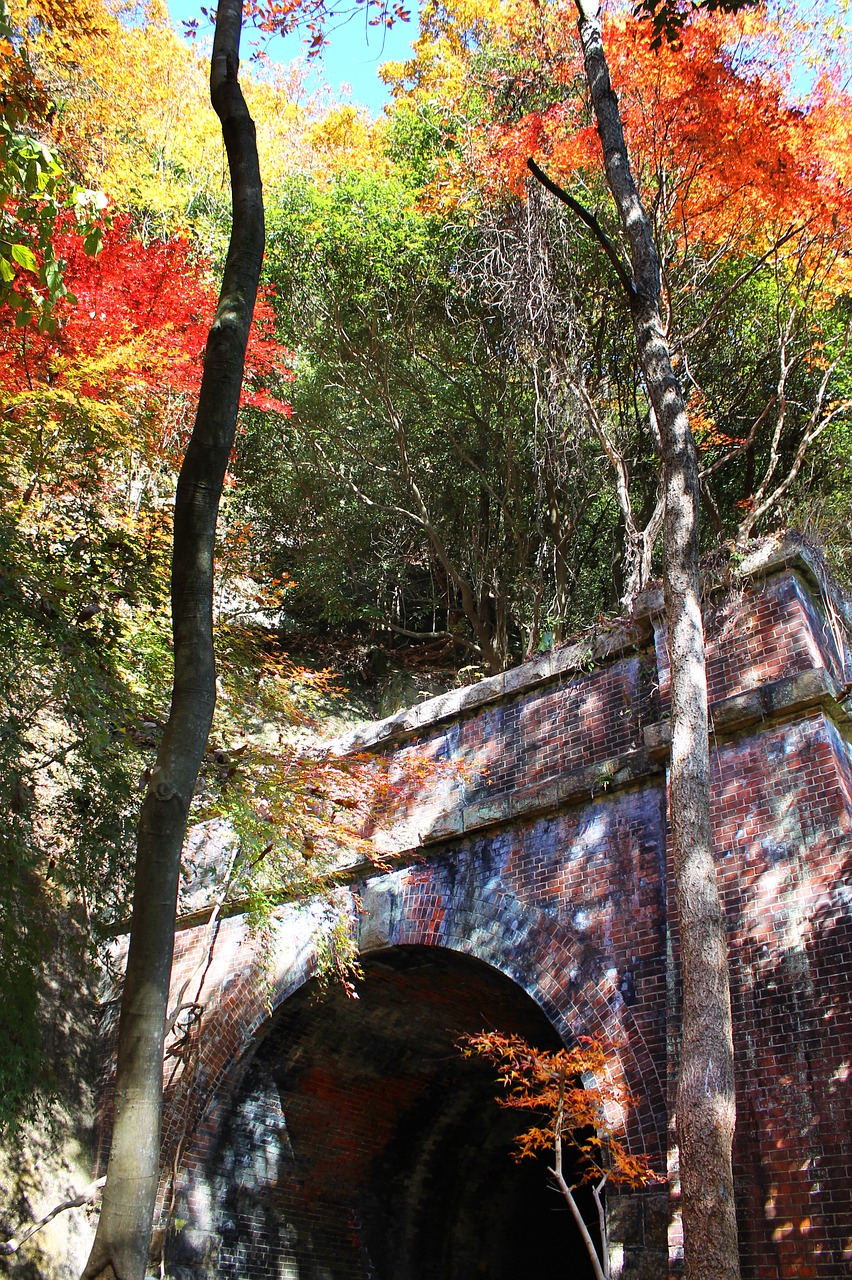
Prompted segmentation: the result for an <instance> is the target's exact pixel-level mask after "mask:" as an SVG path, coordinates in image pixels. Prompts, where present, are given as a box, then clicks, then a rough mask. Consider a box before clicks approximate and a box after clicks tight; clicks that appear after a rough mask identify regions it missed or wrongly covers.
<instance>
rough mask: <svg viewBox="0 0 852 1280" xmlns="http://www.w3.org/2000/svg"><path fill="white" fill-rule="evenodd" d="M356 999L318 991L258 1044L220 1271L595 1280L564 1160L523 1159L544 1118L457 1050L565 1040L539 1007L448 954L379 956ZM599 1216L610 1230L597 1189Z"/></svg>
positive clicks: (240, 1113) (230, 1136) (235, 1138)
mask: <svg viewBox="0 0 852 1280" xmlns="http://www.w3.org/2000/svg"><path fill="white" fill-rule="evenodd" d="M357 992H358V998H357V999H351V998H348V997H347V995H346V994H345V993H344V991H343V990H342V989H341V987H340V986H339V985H335V986H333V987H332V988H331V989H330V990H328V991H326V992H325V993H322V992H320V991H319V990H318V989H317V984H316V983H315V982H309V983H307V984H305V985H304V986H303V987H302V988H300V989H299V990H298V991H297V992H296V993H295V994H294V995H293V996H291V997H290V998H289V999H288V1000H286V1001H285V1002H284V1004H283V1005H282V1006H281V1008H280V1009H279V1010H278V1011H277V1012H276V1014H275V1015H274V1017H273V1018H272V1019H271V1020H270V1023H269V1024H268V1027H267V1029H266V1032H265V1034H263V1036H262V1039H260V1042H259V1044H258V1046H257V1049H256V1052H255V1054H254V1057H253V1060H252V1063H251V1066H250V1067H249V1069H248V1071H247V1073H246V1075H245V1076H244V1079H243V1083H242V1086H241V1089H240V1091H239V1094H238V1096H237V1098H236V1099H235V1103H234V1106H233V1108H232V1110H231V1116H230V1120H229V1123H228V1124H227V1125H226V1126H225V1127H224V1131H223V1133H222V1138H221V1141H220V1145H219V1150H218V1152H217V1153H216V1158H215V1160H214V1165H215V1166H216V1169H215V1174H214V1177H213V1184H214V1186H215V1187H218V1194H216V1195H215V1199H216V1200H217V1201H218V1212H217V1215H216V1216H217V1218H218V1223H217V1227H218V1231H217V1234H218V1236H219V1241H220V1244H219V1249H218V1265H217V1267H216V1270H215V1271H214V1272H213V1273H212V1274H215V1275H216V1276H218V1277H223V1278H224V1277H228V1278H229V1280H232V1278H233V1280H236V1277H238V1276H239V1277H240V1278H241V1280H247V1278H249V1277H250V1278H251V1280H260V1278H261V1277H264V1280H265V1277H267V1276H269V1277H272V1276H275V1277H276V1280H277V1278H278V1277H292V1280H368V1278H374V1280H481V1278H485V1280H510V1278H511V1280H516V1277H517V1276H519V1275H523V1276H524V1277H528V1278H529V1280H536V1278H537V1277H546V1276H551V1275H557V1274H558V1275H568V1276H571V1277H572V1278H573V1280H587V1277H590V1276H591V1275H592V1271H591V1268H590V1264H589V1260H588V1256H587V1254H586V1251H585V1248H584V1245H583V1243H582V1240H581V1238H580V1235H579V1232H578V1230H577V1228H576V1226H575V1225H574V1222H573V1220H572V1218H571V1216H570V1213H569V1211H568V1209H567V1206H566V1205H565V1204H564V1201H562V1199H561V1197H560V1196H559V1195H558V1193H557V1192H556V1191H555V1190H554V1189H552V1187H551V1186H550V1185H549V1184H550V1181H551V1180H550V1179H549V1177H548V1174H547V1168H548V1165H549V1164H550V1163H551V1161H550V1160H549V1159H547V1158H546V1157H542V1158H541V1159H538V1160H530V1159H527V1160H524V1161H522V1162H520V1163H519V1162H517V1161H515V1160H513V1159H512V1155H511V1151H512V1146H513V1139H514V1137H515V1135H516V1133H517V1132H519V1130H520V1128H521V1127H522V1126H523V1124H524V1123H525V1122H526V1123H528V1122H529V1117H528V1115H527V1116H526V1119H525V1116H524V1114H523V1113H521V1114H519V1113H518V1112H515V1111H510V1110H505V1109H502V1108H500V1107H499V1106H498V1105H497V1103H496V1101H495V1099H496V1094H497V1092H498V1086H497V1084H496V1080H495V1071H494V1068H493V1067H490V1066H489V1065H488V1064H486V1063H484V1062H482V1061H481V1060H478V1059H466V1058H463V1057H462V1055H461V1054H460V1053H459V1051H458V1049H457V1048H456V1044H457V1041H458V1039H459V1037H460V1036H461V1035H463V1034H465V1033H473V1032H476V1031H479V1030H482V1029H494V1028H496V1029H499V1030H501V1031H503V1032H507V1033H516V1034H520V1035H523V1036H524V1037H525V1038H526V1039H528V1040H529V1041H530V1042H533V1043H535V1044H537V1045H538V1046H540V1047H542V1048H551V1047H552V1048H558V1047H559V1045H560V1043H561V1042H560V1040H559V1038H558V1036H557V1035H556V1032H555V1031H554V1029H553V1027H552V1026H551V1024H550V1023H549V1021H548V1020H547V1018H546V1017H545V1016H544V1014H543V1013H542V1012H541V1010H540V1009H539V1008H538V1006H537V1005H536V1004H535V1003H534V1002H533V1000H532V999H531V998H530V997H529V996H528V995H527V994H526V993H525V992H524V991H523V990H522V988H521V987H520V986H518V985H517V984H516V983H514V982H513V981H511V980H510V979H509V978H507V977H505V976H504V975H503V974H501V973H499V972H498V971H497V970H496V969H493V968H491V967H490V966H489V965H486V964H484V963H483V962H481V961H479V960H475V959H472V958H469V957H467V956H464V955H460V954H458V953H454V952H450V951H445V950H442V949H438V948H432V947H414V946H398V947H391V948H389V949H388V950H385V951H381V952H375V953H372V954H368V955H367V956H366V957H364V958H363V978H362V979H361V980H360V981H359V982H358V984H357ZM211 1172H213V1170H211ZM583 1207H584V1214H585V1216H586V1219H587V1221H588V1222H589V1225H590V1228H591V1229H594V1228H593V1225H592V1224H593V1220H594V1217H595V1215H594V1212H593V1206H592V1203H591V1197H588V1200H587V1202H586V1203H584V1206H583ZM180 1261H187V1262H188V1261H189V1259H185V1260H179V1259H177V1258H175V1259H174V1262H175V1263H178V1265H179V1263H180ZM171 1273H172V1274H181V1272H180V1271H179V1270H175V1269H174V1268H172V1269H171ZM192 1274H198V1273H197V1272H196V1271H194V1270H193V1272H192ZM207 1274H211V1273H210V1272H209V1271H208V1272H207Z"/></svg>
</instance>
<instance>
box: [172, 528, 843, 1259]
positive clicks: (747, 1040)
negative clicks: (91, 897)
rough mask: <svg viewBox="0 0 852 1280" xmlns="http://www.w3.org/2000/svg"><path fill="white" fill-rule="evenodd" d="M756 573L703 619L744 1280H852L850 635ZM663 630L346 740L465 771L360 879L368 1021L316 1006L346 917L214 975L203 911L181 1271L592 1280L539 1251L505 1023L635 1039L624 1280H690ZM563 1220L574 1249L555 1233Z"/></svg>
mask: <svg viewBox="0 0 852 1280" xmlns="http://www.w3.org/2000/svg"><path fill="white" fill-rule="evenodd" d="M745 568H746V572H745V573H744V574H743V576H742V578H741V579H740V580H739V583H738V585H737V586H736V589H735V590H732V589H731V588H730V586H729V588H728V589H727V590H726V591H725V592H720V593H719V594H717V596H716V597H714V599H713V601H712V602H711V603H710V604H709V606H708V609H707V634H708V678H709V687H710V695H711V702H712V712H713V724H714V743H713V746H714V750H713V779H714V785H713V822H714V840H715V847H716V853H717V859H718V867H719V873H720V876H721V882H722V886H723V890H724V898H725V907H726V913H727V921H728V929H729V938H730V957H731V976H732V984H733V1002H734V1020H735V1032H736V1041H737V1043H736V1053H737V1069H738V1129H737V1138H736V1149H735V1167H736V1185H737V1197H738V1213H739V1219H740V1234H741V1247H742V1265H743V1275H744V1277H747V1278H751V1277H754V1278H755V1280H757V1278H760V1280H763V1278H766V1280H770V1278H772V1280H781V1278H785V1280H786V1277H794V1276H795V1277H798V1276H814V1277H826V1278H828V1277H839V1276H842V1275H847V1274H849V1272H850V1269H852V1191H850V1187H852V1140H850V1139H852V1134H850V1128H851V1127H852V1125H851V1124H850V1122H852V1088H850V1078H849V1077H850V1072H852V1013H851V1012H850V1010H852V1001H850V995H852V991H850V978H849V968H850V956H852V921H851V920H850V902H852V878H851V877H850V855H851V854H852V749H851V748H850V719H849V714H848V695H849V686H850V678H852V665H850V655H849V651H848V644H847V641H846V638H845V637H846V636H847V635H848V618H846V617H845V616H844V614H843V608H844V606H843V605H842V604H841V603H837V602H834V603H833V602H832V597H830V595H829V594H827V588H826V584H825V581H824V578H823V575H822V574H821V572H820V570H819V565H818V563H817V562H815V561H814V560H813V559H811V558H810V557H809V556H808V555H807V554H806V553H805V552H803V551H802V550H801V549H800V548H798V547H796V546H790V545H789V544H782V545H781V546H779V547H777V548H775V549H774V551H773V552H772V553H771V554H769V555H768V556H764V559H763V561H762V562H759V563H755V564H752V565H751V566H746V567H745ZM658 609H659V600H658V599H656V598H655V597H654V596H653V595H650V596H649V597H648V598H647V599H646V600H645V602H644V613H643V612H642V611H640V614H639V616H638V619H637V620H636V621H634V622H633V623H632V624H631V625H630V626H629V627H622V628H616V629H613V630H609V631H605V632H602V633H600V634H597V635H590V636H589V637H588V639H587V640H584V641H583V642H582V643H581V644H579V645H574V646H572V647H570V648H566V649H560V650H556V651H554V653H552V654H549V655H543V656H542V657H541V658H539V659H537V660H535V661H534V662H532V663H528V664H526V666H525V667H521V668H518V669H517V670H515V671H512V672H508V673H506V674H505V675H504V676H500V677H494V678H492V679H491V680H488V681H483V682H482V683H481V684H480V685H477V686H472V687H471V688H470V689H466V690H460V691H458V692H457V693H454V694H449V695H446V696H444V697H442V698H438V699H432V700H431V701H430V702H427V703H424V704H422V705H420V706H418V707H417V708H414V709H412V710H411V711H409V712H404V713H400V714H399V715H397V716H395V717H392V718H390V719H389V720H387V721H384V722H381V723H380V724H378V725H374V726H370V727H369V728H368V729H366V730H363V731H361V732H360V733H358V734H353V735H350V737H349V738H347V739H346V740H344V741H341V742H340V743H339V744H338V749H339V750H341V751H347V750H353V749H362V750H363V749H368V750H382V751H393V752H395V753H398V754H399V755H400V756H402V757H404V755H405V753H406V752H411V751H415V750H416V751H418V752H426V754H427V755H431V756H433V757H434V758H436V759H444V760H453V761H459V762H463V770H462V772H461V774H460V775H458V776H455V777H454V778H452V779H450V780H449V781H447V780H446V779H445V780H444V781H442V782H441V783H440V784H439V785H438V786H437V788H436V793H434V794H430V795H424V796H422V797H420V800H419V802H418V803H416V804H414V805H413V806H412V807H411V811H410V813H409V814H408V816H407V820H406V825H405V828H404V834H405V835H406V837H407V841H403V843H404V844H406V848H405V849H404V850H403V852H401V853H399V854H397V855H395V857H394V858H391V859H389V863H388V869H387V870H386V871H384V872H377V871H375V870H374V869H372V868H370V867H367V866H364V867H359V866H352V867H350V868H349V870H348V873H347V883H346V884H345V885H343V886H342V887H341V888H340V889H339V890H337V891H336V906H337V909H338V910H340V911H342V912H344V913H345V914H346V915H347V917H348V919H349V920H350V925H351V929H352V931H353V934H354V936H355V937H356V938H357V941H358V945H359V947H360V949H361V952H362V956H363V958H364V966H365V977H364V982H363V984H362V990H361V1000H360V1001H347V1000H346V999H345V998H344V997H343V995H342V993H340V992H339V991H338V992H332V993H330V995H329V996H328V997H327V998H326V999H325V1000H324V1001H320V1002H317V1001H316V1000H312V998H311V993H312V991H313V988H314V985H315V984H314V983H313V982H312V980H311V975H312V974H313V973H314V970H315V966H316V955H315V945H314V937H315V932H316V926H317V922H318V920H319V918H320V916H321V914H322V911H323V910H324V908H323V906H322V905H321V904H313V905H308V906H297V905H295V904H293V905H290V906H286V907H283V908H282V909H281V910H280V911H279V912H278V913H277V914H276V917H275V920H274V921H273V924H272V927H271V929H270V930H269V931H268V934H267V936H266V937H265V938H264V939H263V940H261V939H258V938H257V937H256V936H254V935H253V934H252V932H251V930H250V929H249V927H248V924H247V922H246V920H245V918H244V917H243V916H240V915H232V916H230V917H228V918H225V919H222V920H221V921H220V923H219V925H218V932H217V934H216V940H215V947H214V948H213V950H212V953H211V954H210V955H209V956H208V949H209V946H210V942H211V932H210V929H209V927H208V926H207V925H205V924H204V923H203V921H202V922H201V923H198V918H197V917H193V919H192V920H188V921H187V923H186V927H184V928H182V929H181V931H180V933H179V935H178V945H177V952H176V961H175V971H174V987H175V991H176V992H177V991H179V990H180V989H181V987H182V986H183V984H184V983H185V982H186V980H187V978H190V979H191V981H190V983H189V986H188V987H187V988H186V990H187V991H188V992H189V993H190V994H191V995H192V997H193V998H196V996H198V999H199V1002H200V1003H201V1004H203V1006H204V1013H203V1019H202V1026H201V1032H200V1034H199V1036H198V1038H197V1040H196V1042H195V1048H194V1052H193V1054H192V1056H191V1058H190V1059H189V1062H190V1066H189V1067H186V1068H182V1066H181V1064H180V1063H177V1065H175V1062H174V1060H169V1062H168V1063H167V1072H166V1081H167V1086H168V1088H167V1108H166V1123H165V1133H164V1157H165V1168H166V1171H167V1173H166V1175H165V1176H164V1181H163V1186H162V1188H161V1197H160V1210H159V1214H160V1227H161V1236H162V1235H163V1233H164V1232H166V1235H167V1239H166V1257H167V1260H168V1265H167V1274H171V1275H173V1276H177V1277H181V1278H182V1280H208V1278H211V1280H212V1277H214V1276H215V1277H220V1276H221V1277H226V1276H227V1277H231V1276H233V1277H237V1276H239V1277H242V1280H266V1278H267V1277H269V1278H270V1280H271V1278H272V1277H275V1278H276V1280H280V1278H281V1277H288V1276H292V1277H298V1278H299V1280H306V1278H308V1277H310V1278H311V1280H313V1278H316V1280H350V1278H351V1280H366V1278H367V1277H371V1276H376V1277H382V1278H383V1280H408V1278H409V1277H411V1280H419V1278H420V1277H423V1278H424V1280H428V1278H429V1277H433V1278H434V1280H442V1277H443V1278H445V1280H454V1278H455V1277H459V1278H461V1277H467V1276H470V1277H473V1276H477V1275H488V1276H492V1277H495V1280H496V1278H498V1277H503V1276H504V1275H505V1276H506V1277H508V1276H510V1275H521V1274H529V1275H534V1274H545V1273H546V1272H547V1271H548V1270H549V1269H550V1268H551V1266H552V1263H553V1259H554V1258H555V1257H556V1256H557V1255H558V1254H559V1251H560V1250H561V1256H562V1257H563V1260H564V1258H565V1257H566V1248H567V1251H568V1254H570V1255H571V1256H572V1257H574V1256H575V1255H576V1258H577V1265H578V1267H579V1271H578V1274H583V1271H582V1251H581V1247H580V1246H578V1245H577V1242H576V1240H574V1241H573V1242H572V1238H571V1237H570V1228H569V1226H568V1224H567V1222H566V1221H565V1220H564V1219H563V1218H562V1217H561V1216H560V1217H558V1221H557V1228H558V1230H557V1228H554V1227H553V1221H554V1220H555V1219H556V1218H557V1215H554V1214H552V1213H550V1214H549V1217H547V1219H546V1220H545V1218H542V1219H541V1222H540V1223H539V1225H538V1226H537V1227H536V1228H535V1230H534V1231H532V1233H531V1234H528V1235H527V1238H526V1239H525V1240H524V1241H523V1251H522V1252H521V1253H519V1254H518V1255H517V1257H515V1256H514V1255H513V1254H512V1250H513V1249H516V1248H521V1246H520V1245H518V1244H517V1241H515V1235H516V1234H517V1230H521V1231H522V1220H525V1221H527V1223H529V1222H530V1221H532V1220H533V1219H532V1218H531V1217H530V1215H534V1214H535V1213H536V1212H537V1210H536V1208H535V1205H536V1204H537V1203H538V1198H539V1195H540V1196H541V1197H546V1195H547V1194H548V1193H547V1192H546V1191H545V1190H544V1189H543V1188H544V1185H545V1183H546V1173H545V1172H544V1171H543V1170H539V1172H538V1176H539V1182H538V1183H536V1188H539V1187H541V1190H540V1192H539V1190H538V1189H532V1183H531V1182H530V1179H531V1178H532V1177H533V1174H532V1173H523V1174H521V1173H515V1172H513V1171H514V1170H515V1166H513V1165H511V1163H510V1162H509V1160H508V1157H507V1154H506V1151H507V1146H508V1142H509V1139H510V1137H511V1135H510V1134H509V1133H508V1130H505V1131H504V1129H505V1123H506V1122H505V1121H504V1119H503V1118H502V1117H503V1116H504V1115H505V1113H502V1112H499V1111H498V1110H497V1109H496V1107H494V1104H493V1102H492V1100H491V1092H490V1090H491V1083H490V1082H488V1081H484V1080H483V1078H482V1077H481V1075H477V1073H476V1071H475V1070H473V1069H469V1068H468V1067H465V1066H464V1065H463V1063H462V1060H461V1059H460V1058H459V1057H458V1055H457V1054H456V1053H455V1051H454V1049H453V1043H454V1040H455V1038H457V1036H458V1034H460V1033H462V1032H464V1031H469V1030H476V1029H478V1028H479V1027H480V1026H482V1025H495V1026H500V1027H501V1028H503V1029H505V1030H516V1031H520V1032H521V1033H523V1034H525V1035H528V1036H529V1037H530V1038H537V1039H538V1040H539V1041H540V1042H541V1043H542V1044H546V1043H550V1042H556V1041H558V1040H559V1039H561V1040H563V1041H564V1042H566V1043H570V1042H571V1041H572V1040H573V1038H574V1037H576V1036H577V1035H581V1034H590V1035H594V1036H602V1037H604V1038H606V1039H607V1040H609V1041H612V1042H613V1043H614V1045H615V1046H616V1047H615V1048H614V1049H613V1051H612V1060H611V1066H610V1069H611V1071H612V1072H613V1073H614V1075H615V1076H616V1077H618V1078H620V1079H623V1080H624V1081H626V1083H627V1084H628V1085H629V1087H630V1088H631V1090H632V1091H633V1093H634V1094H635V1097H636V1100H637V1102H636V1106H635V1108H634V1109H633V1110H632V1111H631V1113H630V1114H629V1116H628V1117H627V1118H626V1133H627V1136H628V1140H629V1142H630V1144H631V1146H632V1148H633V1149H634V1150H636V1151H643V1152H645V1153H647V1154H648V1155H649V1156H650V1157H651V1158H652V1160H653V1161H654V1163H655V1166H656V1167H657V1168H659V1169H660V1170H661V1171H664V1172H667V1175H668V1181H667V1182H664V1183H662V1184H661V1186H660V1187H658V1188H656V1189H654V1190H652V1191H651V1192H649V1193H646V1194H632V1195H622V1196H618V1197H616V1196H611V1197H610V1199H609V1202H608V1209H607V1213H608V1221H609V1230H610V1240H611V1248H612V1255H613V1263H614V1275H622V1276H624V1277H634V1276H635V1277H640V1276H641V1277H646V1276H647V1277H651V1276H663V1275H666V1274H668V1273H670V1272H674V1273H676V1272H677V1271H678V1268H679V1261H680V1239H679V1231H678V1219H677V1169H676V1151H674V1150H673V1147H672V1124H671V1100H672V1097H673V1088H674V1080H675V1078H676V1071H677V1048H678V1025H677V1014H676V1010H677V984H678V932H677V920H676V916H675V912H674V907H673V898H672V890H671V878H670V872H669V870H668V849H667V824H666V774H665V766H666V747H667V738H668V735H667V722H666V713H667V704H668V696H669V672H668V663H667V657H666V649H665V631H664V627H663V624H662V621H661V618H660V616H659V613H658ZM845 700H846V701H845ZM208 961H209V963H207V962H208ZM200 962H201V963H202V969H201V970H199V969H198V966H199V963H200ZM205 965H206V968H205ZM202 972H203V974H204V978H203V989H202V990H201V992H200V995H198V993H197V990H196V989H197V986H198V982H199V981H200V975H201V973H202ZM483 1020H484V1021H483ZM501 1126H502V1127H501ZM495 1135H497V1136H495ZM504 1171H505V1172H504ZM513 1178H515V1179H517V1180H516V1181H512V1179H513ZM483 1179H486V1181H485V1182H483ZM486 1185H487V1194H486ZM495 1188H502V1190H501V1189H497V1190H495ZM483 1205H486V1206H487V1205H490V1206H491V1207H490V1209H488V1210H487V1212H486V1208H484V1207H483ZM548 1207H550V1206H548ZM489 1215H490V1216H489ZM535 1221H536V1222H538V1219H535ZM513 1224H514V1225H513ZM166 1227H167V1228H168V1229H167V1231H166ZM554 1231H556V1235H557V1237H558V1234H559V1231H562V1232H568V1234H567V1235H563V1236H562V1237H560V1238H554V1241H553V1242H551V1243H549V1242H548V1241H549V1239H550V1236H549V1234H548V1233H551V1234H552V1233H553V1232H554ZM489 1239H491V1240H493V1241H496V1242H497V1243H495V1244H494V1245H493V1248H491V1246H487V1245H486V1244H483V1243H482V1241H483V1240H485V1241H487V1240H489ZM566 1241H567V1244H566V1243H565V1242H566ZM513 1242H514V1243H513ZM489 1248H491V1252H490V1253H489V1251H488V1250H489ZM483 1250H484V1252H483ZM548 1250H552V1252H551V1253H549V1252H548ZM477 1251H478V1252H477ZM536 1251H538V1252H536ZM501 1259H502V1261H501ZM507 1259H508V1261H507ZM523 1259H526V1262H527V1270H526V1271H525V1270H524V1265H525V1264H524V1262H523ZM530 1259H533V1262H532V1263H530Z"/></svg>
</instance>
